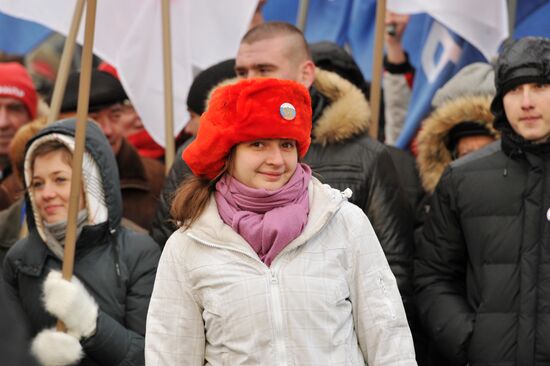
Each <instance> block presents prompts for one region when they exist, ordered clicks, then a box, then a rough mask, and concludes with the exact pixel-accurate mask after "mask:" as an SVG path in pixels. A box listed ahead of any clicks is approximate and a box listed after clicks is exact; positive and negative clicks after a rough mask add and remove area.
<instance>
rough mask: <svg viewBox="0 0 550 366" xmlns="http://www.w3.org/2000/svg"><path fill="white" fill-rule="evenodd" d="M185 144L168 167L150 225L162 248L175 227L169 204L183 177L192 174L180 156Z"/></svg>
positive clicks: (153, 235) (152, 234)
mask: <svg viewBox="0 0 550 366" xmlns="http://www.w3.org/2000/svg"><path fill="white" fill-rule="evenodd" d="M186 146H187V143H186V144H185V145H183V146H182V148H180V149H178V151H177V152H176V157H175V159H174V164H173V165H172V167H171V168H170V172H169V173H168V176H167V177H166V179H165V180H164V186H163V187H162V191H161V192H160V197H159V203H158V205H157V209H156V211H155V216H154V218H153V223H152V226H151V236H152V237H153V239H154V240H155V241H156V242H157V244H158V245H160V247H161V248H164V245H165V244H166V241H167V240H168V238H169V237H170V235H172V233H173V232H174V231H176V229H177V227H176V226H175V225H174V224H173V223H172V222H171V221H170V205H171V203H172V197H173V195H174V193H175V192H176V189H177V188H178V186H179V185H180V183H181V182H182V181H183V179H184V178H185V177H186V176H188V175H190V174H193V173H192V172H191V169H189V167H188V166H187V164H186V163H185V161H183V159H182V158H181V154H182V153H183V148H185V147H186Z"/></svg>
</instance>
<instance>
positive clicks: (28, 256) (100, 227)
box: [15, 222, 109, 277]
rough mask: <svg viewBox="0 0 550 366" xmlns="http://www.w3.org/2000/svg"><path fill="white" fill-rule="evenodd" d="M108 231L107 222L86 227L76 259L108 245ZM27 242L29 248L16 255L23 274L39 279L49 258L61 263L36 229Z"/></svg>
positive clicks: (78, 245)
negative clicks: (96, 248) (106, 238)
mask: <svg viewBox="0 0 550 366" xmlns="http://www.w3.org/2000/svg"><path fill="white" fill-rule="evenodd" d="M107 229H108V223H107V222H103V223H101V224H97V225H93V226H85V227H84V228H83V229H82V232H81V233H80V236H79V237H78V240H77V242H76V252H75V259H78V258H79V257H80V256H82V255H84V254H85V253H87V252H88V251H90V250H92V249H93V248H95V247H98V246H101V245H104V244H105V243H106V240H105V237H106V236H107V235H109V233H108V230H107ZM26 240H27V245H28V247H24V250H21V251H19V252H18V254H19V256H17V254H16V256H17V257H16V258H15V261H16V262H17V264H18V268H19V270H20V271H21V272H23V273H25V274H27V275H29V276H35V277H38V276H40V275H42V272H43V270H44V266H45V264H46V260H47V259H48V257H51V258H54V259H55V260H56V261H59V259H58V258H57V257H56V256H55V254H53V253H52V252H51V251H50V250H49V249H48V247H47V246H46V244H44V242H43V241H42V238H40V235H39V234H38V231H37V230H36V229H33V230H31V231H30V232H29V236H28V237H27V239H26Z"/></svg>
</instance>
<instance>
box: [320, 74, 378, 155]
mask: <svg viewBox="0 0 550 366" xmlns="http://www.w3.org/2000/svg"><path fill="white" fill-rule="evenodd" d="M313 86H314V87H315V88H316V89H317V90H318V91H319V92H320V93H321V94H322V95H323V96H324V97H326V98H327V99H328V100H329V101H330V105H328V106H327V107H326V108H325V110H324V111H323V113H322V114H321V116H320V117H319V119H318V120H317V121H316V122H315V123H314V125H313V133H312V136H313V142H314V143H318V144H322V145H327V144H334V143H338V142H342V141H345V140H347V139H349V138H351V137H353V136H355V135H360V134H363V133H365V132H367V131H368V128H369V124H370V116H371V111H370V106H369V104H368V102H367V99H366V98H365V95H364V94H363V92H361V90H359V88H357V87H356V86H355V85H353V84H352V83H350V82H349V81H347V80H346V79H344V78H342V77H341V76H339V75H338V74H336V73H334V72H330V71H325V70H322V69H319V68H317V70H316V74H315V82H314V83H313Z"/></svg>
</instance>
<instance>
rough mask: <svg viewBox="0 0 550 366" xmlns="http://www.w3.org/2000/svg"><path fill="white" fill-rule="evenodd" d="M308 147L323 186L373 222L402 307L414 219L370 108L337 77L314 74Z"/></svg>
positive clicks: (175, 173)
mask: <svg viewBox="0 0 550 366" xmlns="http://www.w3.org/2000/svg"><path fill="white" fill-rule="evenodd" d="M311 96H312V107H313V130H312V144H311V145H310V148H309V151H308V153H307V154H306V156H305V157H304V159H303V162H304V163H306V164H308V165H310V166H311V168H312V169H313V172H314V174H316V175H317V176H318V177H319V179H320V180H321V181H322V182H323V183H327V184H330V185H331V186H332V187H334V188H336V189H340V190H344V189H346V188H350V189H351V190H352V192H353V195H352V197H351V199H350V201H351V202H353V203H355V204H356V205H358V206H359V207H361V208H362V209H363V211H365V213H366V214H367V216H368V217H369V219H370V220H371V222H372V225H373V227H374V230H375V231H376V234H377V236H378V239H379V241H380V244H381V246H382V248H383V250H384V253H385V254H386V258H387V259H388V262H389V264H390V267H391V269H392V271H393V273H394V275H395V276H396V278H397V283H398V286H399V290H400V292H401V295H402V297H403V299H404V300H405V302H407V301H408V300H409V297H410V296H411V294H412V261H413V244H412V215H411V214H410V212H409V209H408V207H409V206H408V203H407V200H406V197H405V195H404V193H403V190H402V189H401V186H400V182H399V178H398V177H397V173H396V170H395V167H394V164H393V162H392V159H391V157H390V155H389V153H388V151H387V149H386V147H385V146H384V145H383V144H381V143H379V142H377V141H374V140H373V139H371V138H370V137H369V136H368V126H369V120H370V109H369V105H368V103H367V101H366V99H365V97H364V95H363V93H362V92H361V91H360V90H359V89H358V88H357V87H356V86H354V85H353V84H352V83H350V82H349V81H347V80H345V79H343V78H342V77H340V76H338V75H337V74H336V73H333V72H328V71H324V70H321V69H317V74H316V80H315V83H314V85H313V87H312V88H311ZM185 146H186V145H184V146H183V147H182V148H181V149H180V150H179V151H178V153H177V154H176V156H177V159H176V160H175V162H174V165H173V166H172V168H171V170H170V173H169V175H168V177H167V178H166V181H165V185H164V189H163V194H162V195H161V197H160V205H159V206H158V207H157V212H156V214H155V220H154V222H153V228H152V231H151V234H152V236H153V238H154V239H155V241H157V243H159V244H160V245H161V246H164V243H165V242H166V240H167V239H168V237H169V236H170V235H171V234H172V232H174V230H175V229H176V228H175V227H174V226H173V225H172V224H171V223H170V222H169V217H170V215H169V202H170V201H171V196H172V194H173V193H174V192H175V190H176V188H177V186H178V185H179V183H180V182H181V181H182V180H183V179H184V177H185V176H187V175H188V174H191V172H190V170H189V168H188V167H187V165H186V164H185V162H184V161H183V160H182V159H181V153H182V151H183V149H184V148H185Z"/></svg>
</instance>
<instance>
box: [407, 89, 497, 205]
mask: <svg viewBox="0 0 550 366" xmlns="http://www.w3.org/2000/svg"><path fill="white" fill-rule="evenodd" d="M491 100H492V97H491V96H488V95H480V96H464V97H459V98H457V99H454V100H451V101H448V102H446V103H444V104H442V105H441V107H439V108H438V109H436V110H435V111H433V112H432V113H431V114H430V115H429V116H428V118H427V119H425V120H424V122H423V123H422V130H421V131H420V133H419V134H418V157H417V158H416V161H417V164H418V170H419V173H420V179H421V181H422V186H423V187H424V189H425V190H426V192H428V193H430V194H431V193H433V192H434V190H435V187H436V185H437V183H438V182H439V178H441V175H442V174H443V171H444V170H445V168H446V167H447V165H449V163H450V162H451V161H452V156H451V152H450V151H449V150H448V149H447V146H446V145H445V142H446V139H447V136H448V134H449V132H450V130H451V129H452V128H453V127H454V126H456V125H457V124H459V123H460V122H462V121H479V122H481V123H482V124H483V125H485V126H486V127H487V129H488V130H489V131H490V132H491V134H492V135H493V136H495V137H496V138H497V139H498V138H500V135H499V133H498V132H497V131H496V130H495V129H494V128H493V119H494V116H493V114H492V113H491V109H490V106H491Z"/></svg>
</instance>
